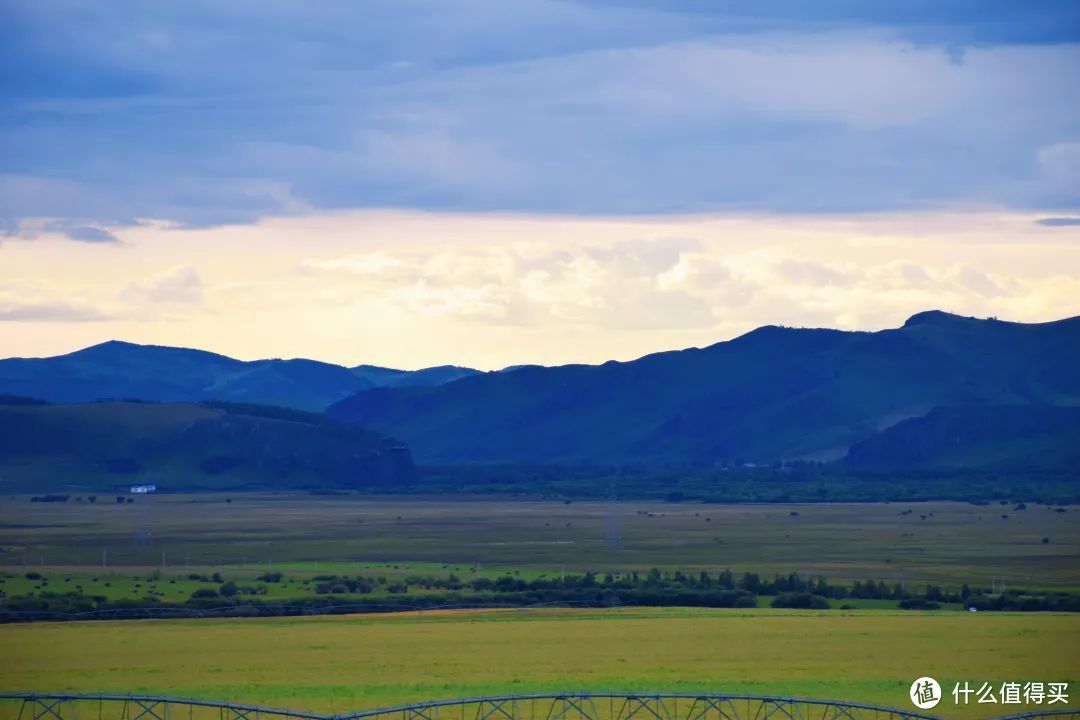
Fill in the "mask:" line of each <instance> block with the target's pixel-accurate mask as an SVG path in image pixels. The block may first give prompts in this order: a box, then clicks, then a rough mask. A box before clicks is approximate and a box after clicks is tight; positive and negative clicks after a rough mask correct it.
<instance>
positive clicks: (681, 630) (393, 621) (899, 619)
mask: <svg viewBox="0 0 1080 720" xmlns="http://www.w3.org/2000/svg"><path fill="white" fill-rule="evenodd" d="M1078 670H1080V617H1078V616H1075V615H1060V614H1030V613H1029V614H1013V613H995V614H990V613H975V614H969V613H944V612H943V613H920V614H916V615H913V614H905V613H899V612H889V611H873V610H855V611H842V612H825V613H820V612H818V613H815V612H808V611H776V610H701V609H633V610H607V611H598V610H591V611H584V610H577V611H575V610H530V611H483V612H478V611H473V612H455V613H441V614H439V613H428V614H413V613H406V614H400V615H367V616H335V617H316V618H273V619H246V620H200V621H157V620H155V621H137V622H131V621H122V622H110V623H101V622H95V623H59V624H53V623H38V624H32V625H9V626H4V627H0V677H2V678H3V681H2V686H3V688H4V689H11V690H15V689H39V690H46V689H48V690H65V691H110V690H111V691H117V692H146V693H159V692H160V693H169V694H173V695H182V696H184V695H186V696H197V697H204V698H215V699H222V700H232V701H236V702H240V701H244V702H253V703H262V704H267V705H273V706H284V707H291V708H307V709H312V710H317V711H344V710H347V709H352V708H370V707H378V706H385V705H388V704H396V703H402V702H410V701H417V700H421V699H429V698H449V697H462V696H474V695H482V694H486V693H524V692H545V691H548V692H551V691H565V690H586V689H592V690H597V689H607V690H632V691H647V690H651V691H686V692H705V691H710V692H746V693H766V694H767V693H777V694H791V695H801V696H810V697H817V698H834V699H846V700H853V701H864V702H874V703H881V704H885V705H893V706H900V707H906V706H907V694H906V693H907V688H908V685H910V683H911V681H912V680H913V679H914V678H916V677H919V676H921V675H926V674H929V675H932V676H934V677H936V678H937V679H938V680H939V681H941V682H942V685H943V686H947V687H949V688H951V687H952V683H953V682H955V681H963V680H971V681H975V680H978V681H980V682H981V681H987V680H993V681H1004V680H1019V681H1023V680H1036V681H1037V680H1054V681H1059V680H1069V681H1072V682H1074V683H1075V681H1077V680H1078V679H1080V672H1078ZM1074 688H1075V684H1074ZM1073 695H1075V692H1074V693H1073ZM950 702H951V701H950ZM1057 707H1061V706H1060V705H1058V706H1057ZM1074 707H1075V705H1074ZM994 709H996V708H991V709H990V710H991V711H993V710H994ZM939 710H940V711H941V714H943V715H948V716H959V717H979V716H986V715H988V714H993V713H992V712H985V711H983V712H980V710H981V708H978V707H972V708H968V709H967V710H964V709H963V708H961V709H959V710H957V711H955V712H954V711H953V709H952V708H950V707H949V705H948V704H946V705H943V706H942V707H940V708H939ZM999 714H1000V713H999Z"/></svg>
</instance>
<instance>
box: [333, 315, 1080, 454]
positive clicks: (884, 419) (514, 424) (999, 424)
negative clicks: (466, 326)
mask: <svg viewBox="0 0 1080 720" xmlns="http://www.w3.org/2000/svg"><path fill="white" fill-rule="evenodd" d="M1078 405H1080V317H1077V318H1070V319H1065V320H1060V321H1056V322H1048V323H1040V324H1022V323H1012V322H1003V321H999V320H996V319H976V318H968V317H961V316H957V315H952V314H948V313H944V312H939V311H930V312H924V313H919V314H917V315H915V316H913V317H911V318H910V319H909V320H908V321H907V322H906V323H904V325H903V327H900V328H896V329H889V330H882V331H879V332H845V331H839V330H826V329H800V328H790V327H777V326H767V327H762V328H759V329H757V330H754V331H752V332H750V333H747V334H746V335H743V336H741V337H738V338H735V339H734V340H731V341H728V342H721V343H717V344H715V345H711V346H709V347H706V348H701V349H689V350H680V351H675V352H663V353H657V354H654V355H648V356H646V357H643V358H640V359H638V360H634V361H631V362H608V363H604V364H603V365H596V366H589V365H567V366H562V367H552V368H544V367H524V368H521V369H518V370H515V371H513V372H502V373H487V374H483V375H477V376H473V377H467V378H463V379H461V380H458V381H456V382H452V383H448V384H445V385H440V386H437V387H429V388H400V389H387V388H376V389H370V390H364V391H361V392H358V393H356V394H355V395H353V396H351V397H349V398H347V399H345V400H342V401H340V402H338V403H335V404H333V405H331V406H330V407H329V408H328V410H327V413H328V414H329V415H331V416H333V417H336V418H339V419H343V420H349V421H351V422H356V423H360V424H364V425H368V426H371V427H376V428H379V429H380V430H381V431H383V432H387V433H390V434H392V435H394V436H395V437H399V438H401V439H402V440H404V441H405V442H407V443H409V444H410V446H411V447H412V448H413V451H414V453H415V455H416V457H417V460H418V461H419V462H424V463H446V464H450V463H462V462H474V463H475V462H487V463H498V462H527V463H563V464H566V463H577V462H600V463H619V464H624V463H646V464H653V465H658V464H659V465H663V464H667V465H679V464H687V463H689V464H694V465H716V464H745V463H762V462H773V461H777V460H791V459H809V460H823V461H828V460H838V459H845V458H847V457H848V454H849V451H850V450H852V449H853V448H854V447H857V446H859V444H860V443H866V442H867V441H869V440H870V439H871V438H875V437H878V436H881V437H882V438H884V439H881V440H880V442H878V443H877V444H872V445H870V446H863V449H862V451H861V453H862V454H861V455H858V454H857V455H858V457H856V456H853V457H851V458H850V461H851V462H852V463H853V465H855V466H857V465H858V463H859V462H860V458H861V462H862V463H863V465H864V466H866V467H869V466H880V465H882V464H888V463H892V462H899V461H901V460H903V462H904V463H907V464H908V465H910V464H911V463H910V461H909V460H910V459H908V460H904V458H903V457H902V453H900V454H898V453H895V452H893V453H889V452H887V450H888V448H897V446H899V447H898V448H897V449H903V447H904V445H905V444H906V443H907V444H909V443H911V442H913V437H914V436H915V435H920V433H921V435H929V436H933V435H934V433H935V432H937V428H938V427H939V424H940V423H937V422H936V421H937V420H940V418H938V417H937V416H935V415H933V413H934V412H935V409H937V408H965V409H967V410H968V412H969V413H970V414H971V415H972V416H975V417H978V416H979V415H980V413H982V412H983V409H985V408H990V407H993V408H995V409H994V410H993V413H994V414H993V415H992V416H990V415H988V416H987V417H991V418H993V419H994V422H993V423H992V424H993V425H994V427H991V428H985V429H984V432H983V433H982V434H981V435H970V434H962V435H961V441H960V442H962V443H966V444H968V445H970V446H971V447H968V448H967V449H966V450H965V452H966V453H967V455H968V456H969V457H970V458H975V459H978V458H980V457H985V455H984V451H985V450H986V449H987V446H992V445H993V444H994V443H996V442H997V441H999V440H1000V438H999V437H997V435H996V434H995V433H996V432H997V431H995V429H994V428H999V429H1001V432H1004V431H1005V430H1006V429H1008V428H1010V427H1013V426H1015V427H1021V426H1024V424H1023V422H1021V420H1020V419H1018V418H1016V417H1014V416H1016V415H1018V414H1020V413H1027V414H1028V415H1030V414H1031V413H1032V412H1033V411H1031V408H1032V407H1035V408H1041V407H1044V406H1046V407H1057V406H1062V407H1075V406H1078ZM939 412H940V411H939ZM1074 416H1075V415H1068V413H1065V414H1058V415H1047V416H1046V418H1044V419H1046V420H1047V421H1048V422H1049V424H1050V426H1052V427H1055V428H1056V427H1058V426H1059V425H1060V424H1062V423H1065V424H1068V423H1069V422H1072V420H1071V419H1070V418H1072V417H1074ZM949 417H950V421H951V422H952V423H954V424H955V423H957V422H960V421H959V420H957V418H956V417H955V416H949ZM916 418H927V421H925V422H922V423H908V424H907V425H903V424H902V423H903V422H904V421H910V420H912V419H916ZM1055 423H1056V424H1055ZM898 424H899V425H898ZM1025 427H1026V426H1025ZM890 428H892V429H893V430H892V435H886V434H885V433H888V432H889V430H890ZM901 431H903V433H904V434H903V435H902V439H903V441H902V442H900V441H898V440H897V437H896V435H897V433H900V432H901ZM1047 432H1049V431H1047ZM1043 434H1044V435H1045V434H1046V433H1043ZM1029 435H1030V433H1029ZM1056 437H1057V442H1058V443H1061V442H1068V438H1069V437H1073V436H1070V435H1069V433H1067V432H1065V433H1064V434H1062V433H1058V434H1057V436H1056ZM1029 439H1030V438H1029ZM928 446H929V445H928ZM1038 447H1039V445H1038V443H1037V442H1036V443H1034V444H1031V443H1028V444H1026V445H1023V447H1016V448H1014V449H1015V451H1016V452H1015V453H1013V454H1012V455H1009V456H1008V457H991V458H990V459H989V460H988V462H987V464H989V465H994V464H1000V463H1005V464H1010V463H1013V464H1023V463H1026V462H1028V458H1027V455H1030V454H1031V453H1029V452H1028V450H1027V448H1034V449H1032V450H1031V452H1032V453H1037V449H1038ZM1066 455H1067V453H1066ZM1056 456H1058V457H1064V456H1063V455H1062V454H1061V453H1058V454H1057V455H1056ZM1072 457H1074V458H1075V455H1073V456H1072ZM972 461H973V462H975V460H972ZM915 464H917V463H915Z"/></svg>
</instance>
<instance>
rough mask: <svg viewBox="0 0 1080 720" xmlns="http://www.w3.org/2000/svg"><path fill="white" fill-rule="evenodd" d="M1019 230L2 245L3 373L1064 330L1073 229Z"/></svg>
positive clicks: (895, 221) (162, 234)
mask: <svg viewBox="0 0 1080 720" xmlns="http://www.w3.org/2000/svg"><path fill="white" fill-rule="evenodd" d="M1039 217H1040V216H1037V215H1033V214H1001V213H987V212H982V213H952V214H926V213H904V214H886V215H864V216H827V215H812V216H775V215H770V216H759V217H753V216H728V215H725V216H700V217H663V218H656V217H653V218H640V217H636V218H634V217H630V218H619V217H604V218H597V217H592V218H582V217H573V216H550V215H545V216H509V215H494V214H430V213H421V212H393V213H391V212H361V213H349V214H336V215H318V216H304V217H298V218H291V219H277V220H268V221H262V222H260V223H259V224H257V225H254V226H243V227H226V228H211V229H188V230H175V229H174V230H168V229H163V228H161V227H151V226H140V227H134V228H129V229H126V230H122V231H119V235H120V237H119V242H117V243H112V244H109V245H108V246H104V247H103V246H100V245H93V244H86V243H72V242H70V241H68V240H66V239H64V238H63V237H62V236H61V235H60V232H59V231H54V232H52V233H47V232H46V233H43V234H42V235H40V236H39V237H38V238H37V239H36V240H34V241H32V242H23V241H10V242H8V243H6V244H5V246H4V247H3V248H2V252H3V254H4V262H5V265H4V269H5V274H6V275H7V276H8V277H10V279H11V280H10V282H7V283H0V325H2V326H3V330H2V331H0V356H3V355H40V354H53V353H59V352H66V351H70V350H74V349H76V348H77V347H80V346H83V345H89V344H92V343H95V342H100V341H103V340H107V339H111V338H116V339H123V340H131V341H135V342H149V343H157V344H169V345H187V346H194V347H202V348H207V349H212V350H215V351H218V352H224V353H227V354H232V355H235V356H238V357H242V358H249V359H250V358H257V357H272V356H301V357H314V358H317V359H324V360H330V361H334V362H339V363H344V364H357V363H361V362H368V363H376V364H384V365H390V366H395V367H407V368H413V367H422V366H427V365H436V364H443V363H456V364H470V365H474V366H478V367H482V368H497V367H502V366H506V365H512V364H519V363H530V362H539V363H566V362H602V361H605V360H609V359H629V358H633V357H637V356H640V355H643V354H646V353H649V352H655V351H659V350H666V349H672V348H679V347H686V346H701V345H707V344H711V343H713V342H717V341H719V340H724V339H727V338H731V337H734V336H736V335H738V334H741V333H743V332H746V331H748V330H751V329H753V328H754V327H757V326H759V325H765V324H783V325H802V326H812V327H839V328H846V329H859V330H869V329H879V328H884V327H895V326H897V325H899V324H901V323H902V322H903V321H904V320H905V319H906V318H907V317H908V316H910V315H912V314H914V313H916V312H919V311H922V310H927V309H934V308H937V309H942V310H947V311H951V312H956V313H960V314H964V315H977V316H990V315H993V316H998V317H1001V318H1002V319H1008V320H1019V321H1025V322H1040V321H1046V320H1053V319H1059V318H1062V317H1066V316H1072V315H1080V227H1077V226H1075V225H1058V226H1052V227H1047V226H1045V225H1040V224H1039V223H1038V222H1036V221H1037V220H1038V219H1039Z"/></svg>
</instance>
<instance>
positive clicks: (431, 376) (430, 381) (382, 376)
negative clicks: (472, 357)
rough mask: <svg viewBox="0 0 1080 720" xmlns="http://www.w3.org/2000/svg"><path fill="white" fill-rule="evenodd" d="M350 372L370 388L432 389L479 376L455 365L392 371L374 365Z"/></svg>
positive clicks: (472, 371) (468, 369)
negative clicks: (472, 376)
mask: <svg viewBox="0 0 1080 720" xmlns="http://www.w3.org/2000/svg"><path fill="white" fill-rule="evenodd" d="M351 370H352V372H353V375H356V376H357V377H359V378H362V379H364V380H366V381H368V382H369V383H371V387H434V386H436V385H445V384H446V383H448V382H453V381H454V380H460V379H461V378H463V377H469V376H471V375H479V374H480V371H479V370H473V369H472V368H467V367H459V366H457V365H438V366H436V367H429V368H424V369H422V370H392V369H390V368H384V367H378V366H375V365H357V366H356V367H354V368H351Z"/></svg>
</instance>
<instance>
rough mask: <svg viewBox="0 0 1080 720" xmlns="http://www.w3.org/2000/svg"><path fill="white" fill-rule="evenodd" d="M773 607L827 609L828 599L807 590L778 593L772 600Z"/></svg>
mask: <svg viewBox="0 0 1080 720" xmlns="http://www.w3.org/2000/svg"><path fill="white" fill-rule="evenodd" d="M772 606H773V607H774V608H799V609H802V610H828V609H829V601H828V600H826V599H825V598H823V597H821V596H820V595H814V594H812V593H807V592H799V593H796V592H788V593H780V594H779V595H777V596H776V599H775V600H773V601H772Z"/></svg>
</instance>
